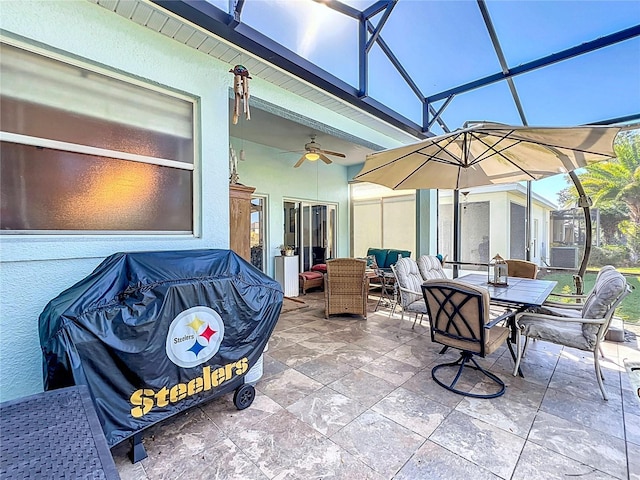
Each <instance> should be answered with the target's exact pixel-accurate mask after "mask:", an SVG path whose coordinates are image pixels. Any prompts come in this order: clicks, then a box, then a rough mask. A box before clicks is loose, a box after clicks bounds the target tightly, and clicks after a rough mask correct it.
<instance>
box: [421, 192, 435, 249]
mask: <svg viewBox="0 0 640 480" xmlns="http://www.w3.org/2000/svg"><path fill="white" fill-rule="evenodd" d="M437 208H438V191H437V190H416V252H415V253H416V258H418V257H419V256H420V255H435V254H436V253H438V242H437V227H438V217H437Z"/></svg>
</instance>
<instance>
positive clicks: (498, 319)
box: [484, 312, 514, 328]
mask: <svg viewBox="0 0 640 480" xmlns="http://www.w3.org/2000/svg"><path fill="white" fill-rule="evenodd" d="M513 315H514V312H505V313H503V314H502V315H500V316H499V317H496V318H494V319H493V320H491V321H490V322H487V323H485V324H484V328H491V327H493V326H495V325H496V324H497V323H500V322H502V321H503V320H506V319H507V318H509V317H512V316H513Z"/></svg>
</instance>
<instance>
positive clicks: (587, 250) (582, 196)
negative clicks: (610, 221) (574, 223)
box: [569, 170, 591, 295]
mask: <svg viewBox="0 0 640 480" xmlns="http://www.w3.org/2000/svg"><path fill="white" fill-rule="evenodd" d="M569 176H570V177H571V180H573V183H574V185H575V186H576V190H578V195H579V200H578V206H580V207H582V209H583V211H584V225H585V230H586V231H585V236H584V254H583V255H582V263H581V264H580V269H579V270H578V276H579V277H580V281H579V282H577V283H576V293H577V294H579V295H581V294H582V279H583V278H584V273H585V272H586V271H587V264H588V263H589V256H590V255H591V212H590V211H589V205H591V199H590V198H589V197H587V194H586V193H585V192H584V188H582V182H580V179H579V178H578V175H576V173H575V172H574V171H573V170H572V171H570V172H569Z"/></svg>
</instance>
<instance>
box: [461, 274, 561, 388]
mask: <svg viewBox="0 0 640 480" xmlns="http://www.w3.org/2000/svg"><path fill="white" fill-rule="evenodd" d="M456 280H459V281H461V282H465V283H468V284H471V285H475V286H477V287H482V288H485V289H487V290H488V291H489V298H490V299H491V303H492V304H494V305H498V306H502V307H506V308H507V309H509V310H513V311H514V315H511V316H510V317H508V319H507V322H508V325H509V330H510V331H511V335H510V338H509V342H510V343H516V337H517V335H518V331H517V327H516V324H515V313H517V312H521V311H523V310H525V309H527V308H531V307H539V306H541V305H542V304H543V303H544V302H545V300H546V299H547V297H548V296H549V294H550V293H551V291H552V290H553V289H554V287H555V286H556V285H557V283H558V282H556V281H552V280H536V279H531V278H519V277H508V279H507V285H504V286H497V285H492V284H490V283H489V282H488V278H487V275H486V274H480V273H470V274H468V275H463V276H462V277H458V278H457V279H456ZM509 347H510V348H509V350H510V351H511V346H509ZM511 354H512V356H513V351H511ZM514 361H515V358H514ZM518 373H519V375H520V376H523V375H522V371H521V370H520V369H519V368H518Z"/></svg>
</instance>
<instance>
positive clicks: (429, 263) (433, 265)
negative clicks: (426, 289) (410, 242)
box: [418, 255, 447, 280]
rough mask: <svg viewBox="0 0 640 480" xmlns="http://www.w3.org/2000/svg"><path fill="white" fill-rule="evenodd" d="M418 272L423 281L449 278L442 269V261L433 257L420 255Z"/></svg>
mask: <svg viewBox="0 0 640 480" xmlns="http://www.w3.org/2000/svg"><path fill="white" fill-rule="evenodd" d="M418 270H419V271H420V275H421V276H422V279H423V280H434V279H438V278H447V275H446V274H445V273H444V270H443V269H442V263H441V262H440V259H439V258H438V257H434V256H433V255H420V257H418Z"/></svg>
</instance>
